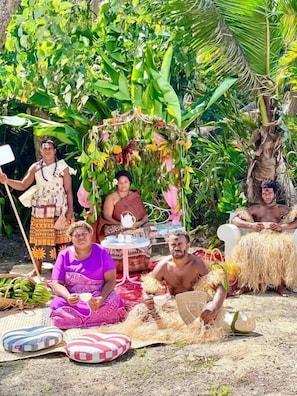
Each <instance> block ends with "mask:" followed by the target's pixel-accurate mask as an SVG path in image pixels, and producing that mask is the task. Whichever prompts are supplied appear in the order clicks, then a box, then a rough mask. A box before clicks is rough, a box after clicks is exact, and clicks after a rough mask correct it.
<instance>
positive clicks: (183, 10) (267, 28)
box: [163, 0, 284, 91]
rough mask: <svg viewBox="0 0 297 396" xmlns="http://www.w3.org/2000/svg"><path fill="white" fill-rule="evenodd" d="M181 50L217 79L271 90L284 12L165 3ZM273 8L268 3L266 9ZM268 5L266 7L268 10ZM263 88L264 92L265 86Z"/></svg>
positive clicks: (215, 0)
mask: <svg viewBox="0 0 297 396" xmlns="http://www.w3.org/2000/svg"><path fill="white" fill-rule="evenodd" d="M165 3H166V4H165V6H164V8H163V15H164V16H167V17H169V18H170V19H171V20H174V23H175V25H176V26H178V30H177V32H178V34H179V35H180V34H181V36H182V37H180V39H181V40H182V42H183V43H184V45H187V46H189V47H190V48H192V49H193V50H195V51H197V52H198V61H199V60H201V62H203V63H204V64H207V65H208V66H209V67H210V69H213V70H215V71H216V73H217V74H218V75H222V74H224V75H225V74H226V73H227V74H228V75H233V76H238V77H239V78H240V82H241V84H242V85H244V86H246V87H247V88H249V89H261V90H262V91H263V90H264V91H265V89H266V88H267V89H268V90H270V89H271V81H270V78H271V77H273V75H274V73H275V72H276V70H277V67H278V60H279V58H280V54H281V51H282V50H283V45H284V39H283V35H282V30H281V23H280V20H281V17H282V12H281V11H280V10H278V9H275V6H274V4H273V3H275V2H274V1H271V2H269V1H268V2H267V0H249V1H247V0H184V1H180V0H167V2H165ZM270 3H271V4H270ZM268 4H269V5H268ZM266 83H267V87H266Z"/></svg>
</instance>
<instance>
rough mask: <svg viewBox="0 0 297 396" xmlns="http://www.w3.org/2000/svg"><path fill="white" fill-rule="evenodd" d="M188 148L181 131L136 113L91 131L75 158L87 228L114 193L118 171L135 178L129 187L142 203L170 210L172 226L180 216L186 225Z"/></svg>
mask: <svg viewBox="0 0 297 396" xmlns="http://www.w3.org/2000/svg"><path fill="white" fill-rule="evenodd" d="M190 146H191V141H190V139H189V137H188V136H187V134H186V132H185V131H184V130H180V129H178V128H177V127H176V125H175V124H174V123H169V124H165V123H164V122H163V121H162V120H160V119H154V118H151V117H149V116H147V115H144V114H142V113H141V112H140V111H139V110H135V111H131V112H128V113H125V114H115V116H114V118H109V119H106V120H104V121H103V122H102V123H99V124H98V125H95V126H93V128H92V130H91V131H90V132H89V133H88V134H87V135H86V136H85V137H84V141H83V148H82V154H81V155H80V157H79V159H78V161H79V162H80V164H81V170H82V185H81V188H80V190H79V194H78V197H79V200H80V202H81V203H82V204H83V205H82V206H84V207H88V208H89V209H90V210H89V212H88V213H84V214H85V215H86V216H87V217H88V219H89V221H90V222H91V223H92V222H94V221H96V219H97V218H98V217H99V215H100V213H101V210H102V202H103V200H104V198H105V196H106V195H107V194H109V193H110V192H111V191H112V190H113V189H114V184H113V180H114V177H115V174H116V172H117V171H118V170H120V169H125V170H128V171H129V172H130V173H131V175H132V177H133V183H132V186H131V188H132V189H135V190H138V191H139V192H140V193H141V196H142V199H143V201H145V202H148V203H152V204H154V205H157V206H159V207H163V208H168V207H169V208H170V209H171V217H172V221H173V222H174V223H178V222H179V221H180V216H182V219H183V223H184V224H186V223H187V222H188V221H189V219H187V210H186V207H187V200H186V193H187V192H189V191H190V188H189V185H190V174H191V173H192V168H191V166H190V163H189V161H190V160H189V158H188V156H187V155H186V152H187V150H188V149H189V148H190ZM86 196H87V202H86V200H85V198H86Z"/></svg>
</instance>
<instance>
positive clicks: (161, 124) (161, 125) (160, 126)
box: [155, 121, 164, 128]
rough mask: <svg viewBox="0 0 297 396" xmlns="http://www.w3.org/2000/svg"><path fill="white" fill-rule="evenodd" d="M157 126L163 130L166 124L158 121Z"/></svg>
mask: <svg viewBox="0 0 297 396" xmlns="http://www.w3.org/2000/svg"><path fill="white" fill-rule="evenodd" d="M155 126H156V127H157V128H162V127H163V126H164V122H163V121H157V122H156V123H155Z"/></svg>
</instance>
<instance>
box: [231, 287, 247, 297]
mask: <svg viewBox="0 0 297 396" xmlns="http://www.w3.org/2000/svg"><path fill="white" fill-rule="evenodd" d="M250 291H251V289H250V288H249V287H247V286H243V287H241V288H240V289H238V290H235V292H234V296H241V295H242V294H244V293H249V292H250Z"/></svg>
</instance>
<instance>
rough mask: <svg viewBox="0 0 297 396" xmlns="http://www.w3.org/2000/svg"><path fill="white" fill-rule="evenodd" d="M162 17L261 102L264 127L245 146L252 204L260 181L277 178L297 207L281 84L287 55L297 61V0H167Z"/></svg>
mask: <svg viewBox="0 0 297 396" xmlns="http://www.w3.org/2000/svg"><path fill="white" fill-rule="evenodd" d="M162 14H163V16H164V17H165V18H164V20H165V21H168V18H169V21H170V22H169V23H170V24H173V23H174V25H175V26H177V27H178V28H177V30H176V31H177V37H178V39H179V40H181V42H182V43H184V44H185V45H186V46H188V47H190V48H191V49H192V50H194V51H196V52H197V60H198V62H200V63H201V64H203V65H204V66H206V67H209V70H212V71H215V72H216V73H217V76H218V78H220V77H226V75H229V76H235V77H237V78H238V83H239V87H240V88H241V89H242V90H243V92H244V94H246V93H249V94H251V95H253V96H254V98H255V102H256V107H257V110H258V127H257V128H256V129H255V130H254V131H252V133H251V139H250V142H249V145H247V144H245V145H244V144H243V143H242V142H241V147H244V146H245V150H244V152H245V155H246V156H247V159H248V163H249V169H248V175H247V183H246V184H247V197H248V201H249V202H250V203H252V202H257V201H258V199H259V197H258V190H259V188H258V187H259V184H260V182H261V181H262V180H263V179H272V180H277V181H278V182H279V184H280V185H281V187H282V188H281V190H282V195H283V198H284V200H285V202H286V203H287V204H289V205H291V204H293V203H296V202H297V195H296V191H295V189H294V187H293V185H292V183H291V182H290V180H289V178H288V175H287V165H286V163H285V161H284V158H283V155H282V140H283V136H284V127H283V125H284V119H283V116H282V115H283V113H282V111H281V110H282V108H281V105H282V102H281V100H282V93H283V92H281V91H279V90H278V85H277V82H278V77H279V76H280V72H281V71H282V70H283V64H284V62H283V60H284V59H285V58H286V56H287V55H288V54H289V53H290V56H291V58H293V59H294V56H295V59H296V57H297V56H296V55H297V49H296V48H297V45H296V42H297V35H296V26H297V24H296V19H297V18H296V17H297V1H296V0H278V1H277V0H248V1H247V0H184V1H180V0H167V2H165V5H164V3H163V6H162ZM294 44H295V47H294ZM292 51H293V52H294V51H295V52H294V56H292ZM286 65H287V67H288V65H289V63H288V62H287V64H286ZM293 99H294V100H295V98H294V95H293ZM292 103H293V102H292ZM295 103H296V100H295ZM291 112H292V108H291ZM293 114H296V107H295V109H293ZM251 143H252V145H253V148H252V149H251Z"/></svg>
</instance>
